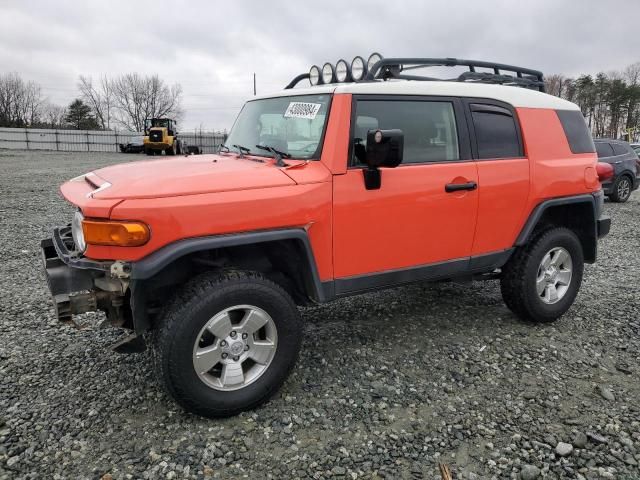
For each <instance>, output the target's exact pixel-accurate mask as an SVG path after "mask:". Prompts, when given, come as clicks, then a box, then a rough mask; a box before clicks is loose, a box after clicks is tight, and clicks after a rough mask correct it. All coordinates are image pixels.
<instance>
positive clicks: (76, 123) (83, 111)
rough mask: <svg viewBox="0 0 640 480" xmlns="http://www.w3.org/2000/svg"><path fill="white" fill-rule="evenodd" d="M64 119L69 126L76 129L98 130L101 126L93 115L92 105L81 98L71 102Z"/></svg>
mask: <svg viewBox="0 0 640 480" xmlns="http://www.w3.org/2000/svg"><path fill="white" fill-rule="evenodd" d="M64 119H65V122H67V124H69V126H71V127H73V128H75V129H76V130H96V129H98V128H100V125H99V124H98V122H97V120H96V119H95V117H94V116H93V115H91V107H89V105H87V104H85V103H84V102H83V101H82V100H80V99H79V98H78V99H75V100H74V101H73V102H71V104H70V105H69V107H68V109H67V115H66V116H65V118H64Z"/></svg>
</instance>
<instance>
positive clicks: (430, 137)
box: [42, 54, 610, 417]
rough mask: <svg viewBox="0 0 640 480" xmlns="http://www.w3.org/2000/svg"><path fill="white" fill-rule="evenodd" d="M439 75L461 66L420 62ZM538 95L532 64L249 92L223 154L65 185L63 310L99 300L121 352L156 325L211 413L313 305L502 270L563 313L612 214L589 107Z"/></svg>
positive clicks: (340, 74) (355, 65)
mask: <svg viewBox="0 0 640 480" xmlns="http://www.w3.org/2000/svg"><path fill="white" fill-rule="evenodd" d="M431 66H439V67H442V66H447V67H456V68H460V67H462V68H464V69H466V70H467V71H465V72H463V73H461V74H460V75H459V76H457V77H455V78H453V79H448V80H444V81H437V80H434V79H433V78H432V77H424V76H420V75H417V74H415V72H413V71H414V69H415V70H419V69H420V68H427V67H431ZM410 70H411V71H412V72H413V73H412V72H409V71H410ZM408 72H409V73H408ZM306 79H308V80H309V81H310V83H311V87H307V88H294V87H295V86H296V85H297V84H298V83H299V82H300V81H303V80H306ZM543 90H544V83H543V77H542V74H541V73H540V72H538V71H535V70H530V69H525V68H519V67H514V66H510V65H502V64H495V63H487V62H475V61H468V60H457V59H450V58H446V59H430V58H382V57H380V56H379V55H377V54H374V55H372V57H370V58H369V60H368V61H365V60H364V59H363V58H362V57H356V58H355V59H354V60H353V62H351V63H350V64H349V63H347V62H345V61H344V60H341V61H339V62H337V63H336V64H335V65H332V64H329V63H327V64H325V65H324V66H323V67H322V68H319V67H312V68H311V70H310V71H309V73H306V74H302V75H299V76H298V77H296V78H295V79H294V80H293V81H292V82H291V84H290V85H288V87H287V88H285V89H284V90H283V91H282V92H279V93H276V94H273V95H269V96H265V97H259V98H255V99H252V100H250V101H248V102H247V103H246V104H245V106H244V107H243V109H242V110H241V112H240V114H239V115H238V118H237V120H236V122H235V124H234V126H233V129H232V130H231V133H230V135H229V137H228V141H227V145H223V146H221V148H220V152H219V153H218V154H216V155H202V156H184V157H173V158H167V159H158V160H154V161H140V162H135V163H127V164H122V165H115V166H110V167H107V168H103V169H99V170H96V171H94V172H91V173H88V174H86V175H82V176H80V177H77V178H74V179H73V180H70V181H69V182H67V183H65V184H64V185H62V187H61V191H62V195H63V196H64V197H65V198H66V199H67V200H68V201H69V202H71V203H72V204H73V205H75V206H76V207H77V212H76V214H75V216H74V218H73V220H72V222H71V223H70V225H68V226H65V227H61V228H58V229H55V231H54V233H53V236H52V238H49V239H46V240H44V241H43V242H42V250H43V258H44V264H45V269H46V273H47V280H48V284H49V289H50V290H51V293H52V295H53V298H54V305H55V308H56V312H57V316H58V318H59V319H60V320H63V321H69V322H72V321H73V320H72V316H73V315H76V314H81V313H84V312H88V311H95V310H102V311H104V312H105V313H106V318H107V320H108V322H110V323H111V324H113V325H115V326H118V327H124V328H126V329H129V331H130V334H129V335H128V336H126V337H124V339H123V340H122V341H120V342H119V343H118V344H117V345H115V346H114V348H115V349H116V350H117V351H131V350H135V349H139V348H143V347H144V345H145V343H144V342H143V341H142V336H143V334H145V333H146V332H148V331H150V332H151V335H149V337H150V338H151V339H152V343H153V346H154V348H155V349H156V355H155V357H156V364H157V365H156V367H157V369H158V374H159V375H160V376H161V377H162V379H163V380H164V383H165V384H166V386H167V389H168V391H169V392H170V394H171V395H172V396H173V397H174V398H175V399H176V401H177V402H178V403H180V404H181V405H182V406H183V407H185V408H186V409H187V410H190V411H192V412H196V413H198V414H201V415H205V416H211V417H218V416H228V415H233V414H236V413H238V412H240V411H243V410H246V409H249V408H253V407H255V406H257V405H259V404H261V403H262V402H264V401H266V400H267V399H268V398H269V397H270V396H271V395H272V394H273V393H274V392H275V391H277V389H278V388H279V387H280V385H282V383H283V382H284V380H285V378H286V377H287V375H288V373H289V371H290V370H291V368H292V367H293V365H294V363H295V360H296V357H297V355H298V350H299V348H300V344H301V338H302V332H303V325H302V320H301V316H300V313H299V311H298V308H297V306H299V305H307V304H312V303H323V302H329V301H331V300H334V299H337V298H341V297H345V296H348V295H355V294H359V293H361V292H366V291H371V290H377V289H382V288H388V287H394V286H398V285H402V284H407V283H410V282H416V281H436V280H437V281H440V280H449V279H495V278H498V279H500V282H501V290H502V295H503V297H504V300H505V303H506V305H507V307H509V308H510V309H511V310H512V311H513V312H514V313H515V314H516V315H518V316H519V317H521V318H523V319H525V320H529V321H534V322H549V321H553V320H555V319H557V318H558V317H560V316H561V315H562V314H563V313H565V312H566V311H567V309H568V308H569V307H570V306H571V304H572V303H573V301H574V299H575V298H576V295H577V293H578V290H579V288H580V283H581V281H582V275H583V265H584V263H585V262H587V263H593V262H595V260H596V251H597V244H598V238H599V237H601V236H603V235H606V234H607V233H608V231H609V226H610V220H609V219H608V218H606V217H604V216H603V215H602V207H603V194H602V190H601V185H600V182H599V178H598V174H597V172H596V163H597V157H596V153H595V148H594V144H593V141H592V139H591V136H590V134H589V131H588V129H587V127H586V125H585V122H584V118H583V116H582V114H581V113H580V110H579V108H578V107H577V106H576V105H574V104H573V103H570V102H567V101H565V100H562V99H559V98H556V97H553V96H550V95H547V94H545V93H543Z"/></svg>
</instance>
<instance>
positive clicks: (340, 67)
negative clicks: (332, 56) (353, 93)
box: [336, 60, 350, 82]
mask: <svg viewBox="0 0 640 480" xmlns="http://www.w3.org/2000/svg"><path fill="white" fill-rule="evenodd" d="M349 73H350V72H349V64H348V63H347V62H346V61H345V60H338V61H337V62H336V80H338V81H339V82H346V81H347V80H349V77H350V75H349Z"/></svg>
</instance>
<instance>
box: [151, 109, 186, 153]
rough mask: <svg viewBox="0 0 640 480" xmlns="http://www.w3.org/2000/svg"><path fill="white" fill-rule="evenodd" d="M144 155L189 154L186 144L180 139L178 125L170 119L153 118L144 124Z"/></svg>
mask: <svg viewBox="0 0 640 480" xmlns="http://www.w3.org/2000/svg"><path fill="white" fill-rule="evenodd" d="M143 144H144V153H146V154H147V155H161V154H162V152H164V153H165V154H166V155H180V154H181V153H187V148H186V146H185V144H184V142H183V141H182V140H181V139H180V138H178V124H177V122H176V121H175V120H172V119H170V118H152V119H147V120H145V122H144V139H143Z"/></svg>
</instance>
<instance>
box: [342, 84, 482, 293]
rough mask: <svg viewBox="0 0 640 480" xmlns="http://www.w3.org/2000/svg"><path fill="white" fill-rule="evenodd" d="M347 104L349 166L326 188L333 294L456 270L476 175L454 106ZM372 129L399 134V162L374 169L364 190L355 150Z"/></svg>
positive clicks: (473, 213) (392, 101)
mask: <svg viewBox="0 0 640 480" xmlns="http://www.w3.org/2000/svg"><path fill="white" fill-rule="evenodd" d="M353 102H354V105H353V108H354V109H355V110H354V112H355V113H354V115H353V116H352V122H353V125H352V126H351V132H352V141H351V147H350V148H351V153H350V163H351V164H350V166H349V168H348V170H347V173H346V174H344V175H336V176H335V177H334V187H333V188H334V196H333V202H334V214H333V219H334V224H333V238H334V245H333V247H334V277H335V278H336V283H335V286H336V294H338V295H340V294H343V293H347V292H352V291H359V290H366V289H368V288H378V287H381V286H384V285H391V284H396V283H404V282H409V281H413V280H418V279H421V278H425V279H426V278H434V277H441V276H446V275H447V274H448V273H451V274H454V273H461V272H464V270H466V268H467V266H468V258H469V256H470V254H471V248H472V245H473V238H474V231H475V225H476V217H477V209H478V188H477V183H478V173H477V167H476V163H475V162H474V161H473V160H472V159H471V151H470V146H469V140H468V138H469V137H468V132H467V128H466V123H465V121H464V113H463V110H462V104H461V102H459V100H457V99H451V98H443V97H433V98H424V97H401V96H394V97H386V98H385V97H373V96H354V99H353ZM377 128H380V129H394V128H398V129H400V130H402V131H403V134H404V155H403V156H404V158H403V163H402V164H401V165H400V166H398V167H396V168H382V169H381V176H382V185H381V187H380V189H377V190H367V189H366V188H365V185H364V180H363V172H362V170H363V163H362V160H363V159H362V158H361V157H362V154H361V153H360V152H362V151H363V147H365V148H366V145H364V142H365V141H366V137H367V135H366V133H367V131H368V130H371V129H377ZM358 145H362V146H361V147H358ZM359 157H360V158H359ZM460 188H464V189H460Z"/></svg>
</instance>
